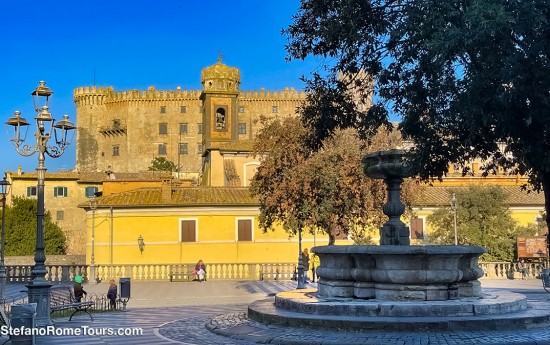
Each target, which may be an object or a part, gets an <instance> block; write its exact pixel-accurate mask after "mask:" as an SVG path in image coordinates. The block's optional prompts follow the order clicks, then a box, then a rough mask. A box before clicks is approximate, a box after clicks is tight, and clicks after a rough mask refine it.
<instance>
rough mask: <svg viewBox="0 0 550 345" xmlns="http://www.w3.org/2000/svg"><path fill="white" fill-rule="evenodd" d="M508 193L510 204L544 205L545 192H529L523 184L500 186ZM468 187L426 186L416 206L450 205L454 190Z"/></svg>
mask: <svg viewBox="0 0 550 345" xmlns="http://www.w3.org/2000/svg"><path fill="white" fill-rule="evenodd" d="M500 188H502V189H503V191H504V192H505V193H506V194H507V195H508V200H507V201H508V204H509V206H527V205H541V206H543V205H544V194H543V193H537V192H535V191H531V192H527V191H525V190H522V188H521V186H500ZM467 189H468V187H467V186H464V187H462V186H461V187H426V188H423V190H422V194H421V196H420V197H419V198H418V200H417V201H416V203H415V204H416V205H415V206H424V207H426V206H443V205H448V204H449V202H450V200H451V197H452V191H453V190H467Z"/></svg>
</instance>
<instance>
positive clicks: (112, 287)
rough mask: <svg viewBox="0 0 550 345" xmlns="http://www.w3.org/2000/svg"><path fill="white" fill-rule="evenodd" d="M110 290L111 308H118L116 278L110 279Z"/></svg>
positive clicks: (108, 293) (108, 292)
mask: <svg viewBox="0 0 550 345" xmlns="http://www.w3.org/2000/svg"><path fill="white" fill-rule="evenodd" d="M109 284H110V285H109V290H107V298H108V299H109V305H110V307H111V309H116V296H117V287H116V284H115V280H114V279H111V280H110V281H109Z"/></svg>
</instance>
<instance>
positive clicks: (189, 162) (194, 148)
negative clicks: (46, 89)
mask: <svg viewBox="0 0 550 345" xmlns="http://www.w3.org/2000/svg"><path fill="white" fill-rule="evenodd" d="M201 83H202V85H203V90H194V91H186V90H181V89H180V88H179V87H177V88H176V90H170V91H166V90H156V89H155V88H154V87H149V89H148V90H143V91H140V90H126V91H115V90H114V88H113V87H110V86H108V87H95V86H93V87H89V86H87V87H79V88H77V89H75V90H74V102H75V104H76V118H77V135H76V167H77V170H78V171H81V172H85V171H114V172H115V173H116V172H139V171H145V170H147V169H148V167H149V166H150V165H151V161H152V160H153V159H154V158H155V157H165V158H166V159H168V160H170V161H172V162H174V163H175V164H177V165H178V166H179V167H180V172H181V173H182V174H183V176H184V177H197V176H198V175H199V174H200V172H201V165H202V160H203V153H205V152H206V151H207V150H208V149H209V148H210V147H211V145H217V144H223V143H231V142H238V141H243V140H249V139H252V138H253V137H254V136H255V135H256V133H257V132H258V130H259V126H260V123H259V121H258V120H259V118H260V117H261V116H295V115H296V108H297V107H298V106H299V105H300V104H301V103H302V102H303V101H304V100H305V92H303V91H300V92H299V91H296V90H294V89H292V88H290V89H289V88H285V89H284V90H280V91H273V92H270V91H265V90H264V89H261V90H258V91H241V90H239V85H240V71H239V70H238V69H237V68H232V67H229V66H227V65H225V64H223V63H222V62H221V58H219V59H218V62H217V63H216V64H214V65H212V66H209V67H206V68H204V69H203V70H202V73H201Z"/></svg>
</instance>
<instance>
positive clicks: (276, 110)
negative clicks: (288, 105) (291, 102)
mask: <svg viewBox="0 0 550 345" xmlns="http://www.w3.org/2000/svg"><path fill="white" fill-rule="evenodd" d="M271 112H272V113H278V112H279V107H278V106H276V105H274V106H272V107H271Z"/></svg>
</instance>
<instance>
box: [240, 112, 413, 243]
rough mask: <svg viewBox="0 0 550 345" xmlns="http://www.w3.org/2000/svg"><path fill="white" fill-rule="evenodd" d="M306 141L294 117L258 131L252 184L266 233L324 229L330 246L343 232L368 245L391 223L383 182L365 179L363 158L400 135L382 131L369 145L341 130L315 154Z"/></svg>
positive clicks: (265, 125)
mask: <svg viewBox="0 0 550 345" xmlns="http://www.w3.org/2000/svg"><path fill="white" fill-rule="evenodd" d="M307 138H308V133H307V131H305V128H304V127H303V126H302V125H301V123H300V120H299V119H296V118H286V119H284V120H282V121H280V120H278V119H274V120H272V121H271V122H269V123H266V124H264V127H263V129H262V130H261V131H260V133H259V135H258V137H257V139H256V141H255V150H256V152H257V153H258V154H260V153H261V154H262V158H261V161H262V164H261V165H260V167H259V168H258V170H257V172H256V175H255V176H254V178H253V180H252V183H251V192H252V193H253V194H254V195H257V196H258V197H259V199H260V216H259V220H260V227H261V228H262V229H264V230H267V229H269V228H271V227H272V225H273V223H275V222H280V223H282V224H283V226H284V228H285V229H287V231H289V232H290V233H296V231H298V230H302V229H304V228H308V229H320V231H322V232H324V233H326V234H327V235H328V236H329V243H333V242H334V240H335V235H336V234H338V233H340V232H343V233H345V234H350V235H351V236H352V238H353V239H354V241H356V242H360V243H366V242H370V241H371V239H370V238H369V234H367V233H366V232H368V229H371V230H372V229H376V228H378V227H379V226H380V225H381V224H382V223H383V222H384V221H385V220H386V219H387V217H386V216H384V214H383V213H382V204H383V203H384V201H385V196H386V188H385V186H384V184H383V182H382V181H381V180H372V179H369V178H367V177H366V176H365V174H364V173H363V168H362V163H361V159H362V158H363V156H365V155H366V154H367V153H368V152H370V150H377V149H381V148H383V147H385V146H387V145H389V143H390V142H392V143H393V142H394V141H398V140H400V139H399V137H398V135H397V133H396V132H390V133H388V132H380V133H379V134H377V135H376V136H373V138H372V140H371V145H370V146H368V145H365V142H363V141H361V140H360V139H359V138H358V136H357V132H356V131H355V130H351V129H348V130H337V131H335V132H334V134H333V135H332V136H330V137H328V138H327V139H326V140H325V141H323V143H322V145H323V146H322V149H321V150H319V151H316V152H313V153H312V152H310V151H309V149H307V147H306V141H307ZM406 185H407V186H409V185H412V184H411V183H407V184H406ZM405 189H407V188H405ZM404 194H405V197H404V201H405V204H407V205H410V202H411V200H410V198H408V197H409V196H412V195H414V193H408V194H407V193H404ZM371 232H372V231H371Z"/></svg>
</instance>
